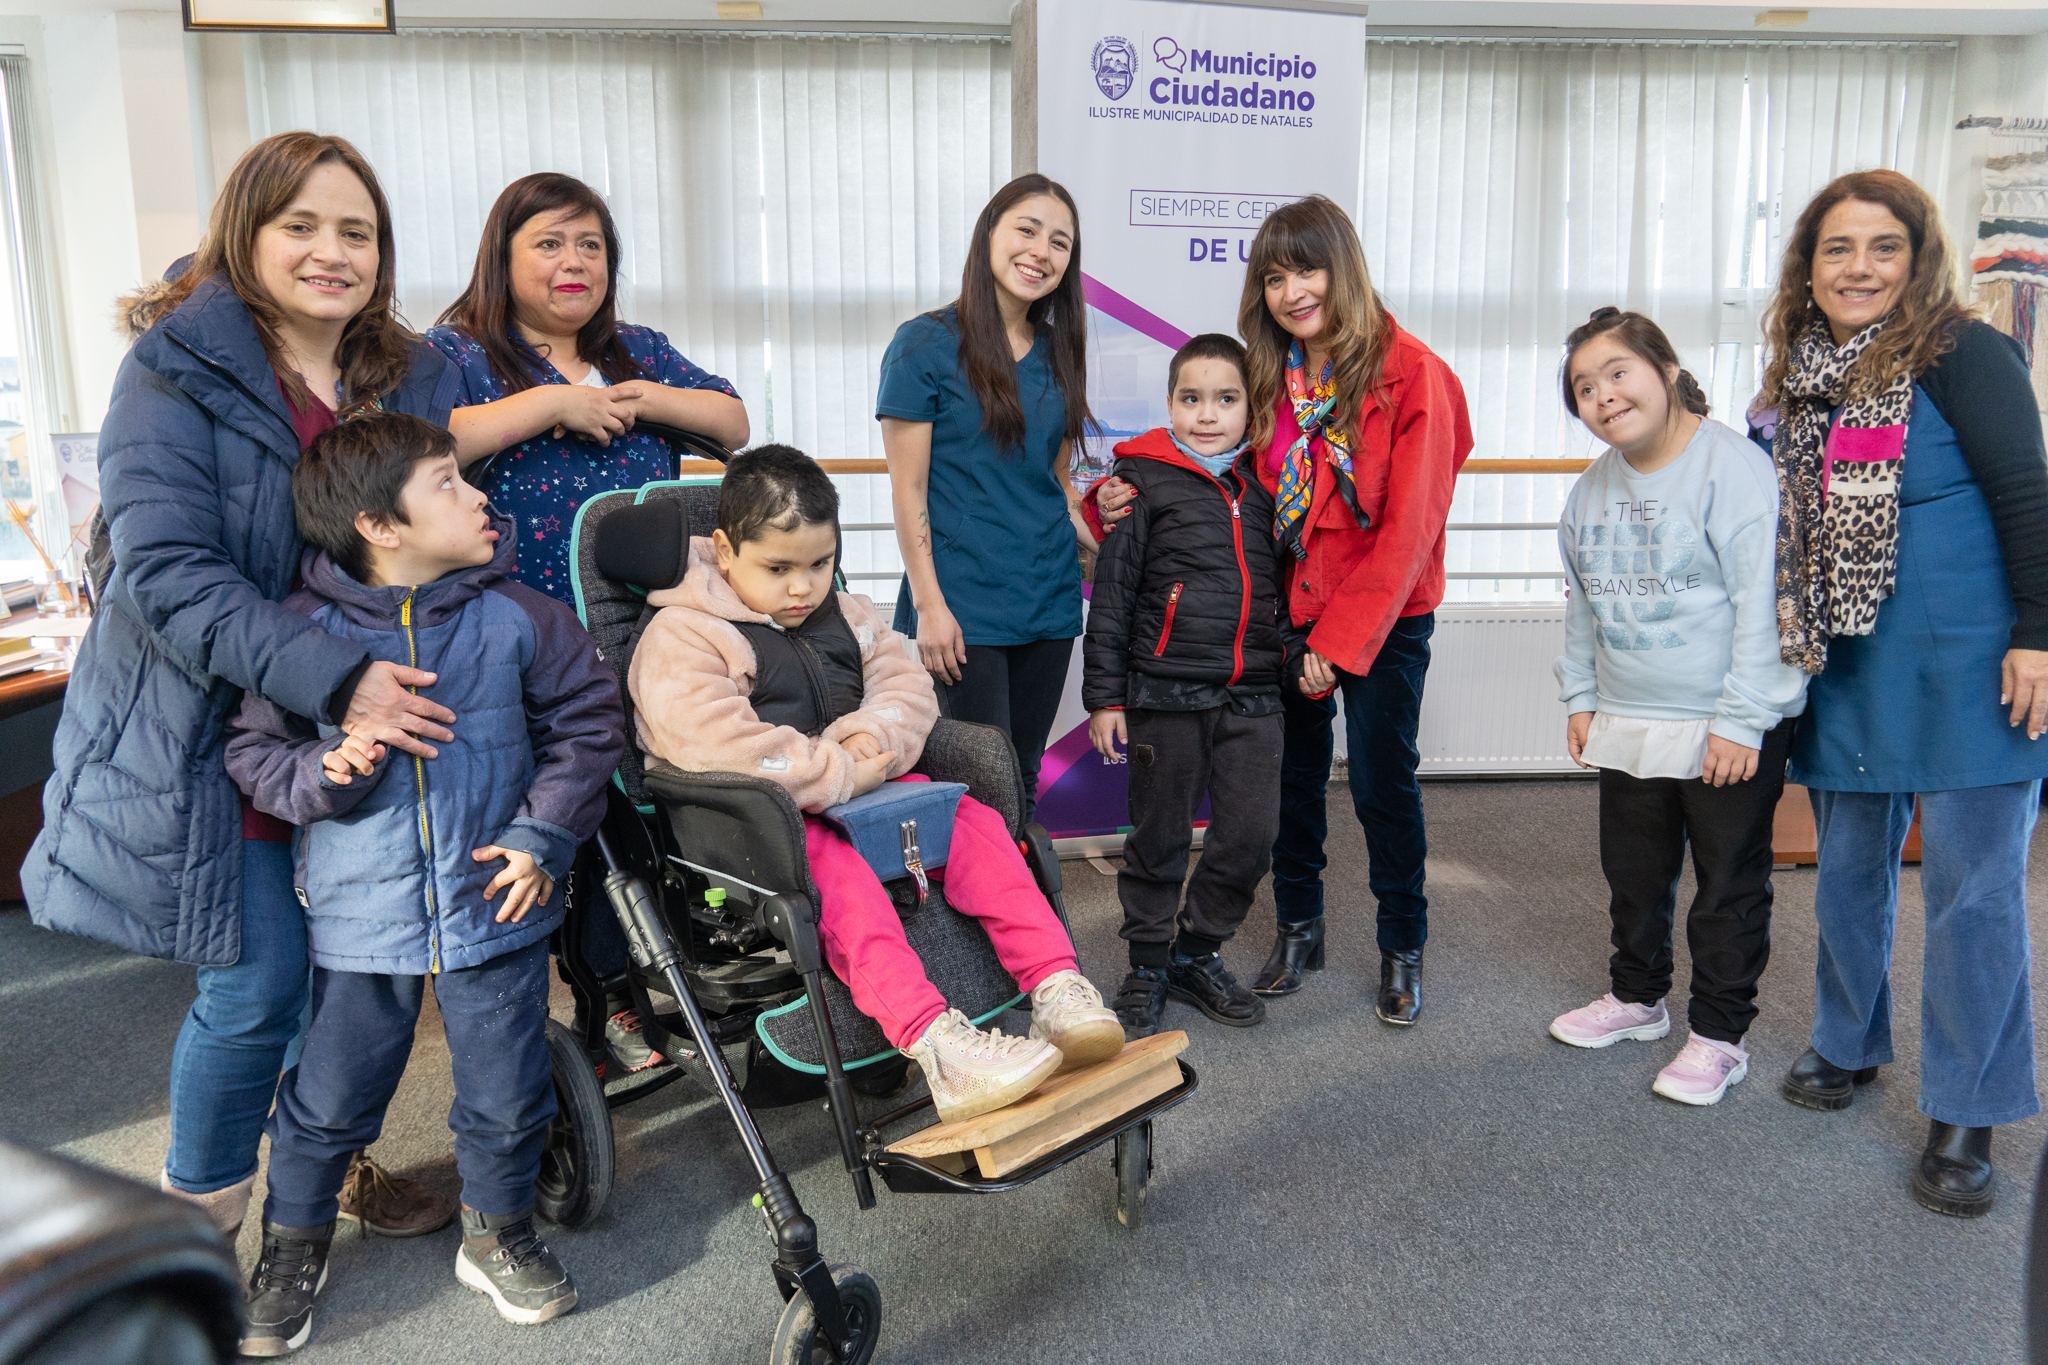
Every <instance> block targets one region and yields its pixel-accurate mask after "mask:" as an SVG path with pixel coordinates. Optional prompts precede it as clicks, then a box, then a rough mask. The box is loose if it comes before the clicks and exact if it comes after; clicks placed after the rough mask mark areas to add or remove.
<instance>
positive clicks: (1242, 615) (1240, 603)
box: [1226, 490, 1286, 686]
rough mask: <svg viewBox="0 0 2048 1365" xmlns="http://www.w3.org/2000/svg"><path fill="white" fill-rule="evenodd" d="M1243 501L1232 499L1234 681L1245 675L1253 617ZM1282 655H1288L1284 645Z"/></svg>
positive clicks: (1283, 672)
mask: <svg viewBox="0 0 2048 1365" xmlns="http://www.w3.org/2000/svg"><path fill="white" fill-rule="evenodd" d="M1226 491H1227V490H1226ZM1242 501H1243V499H1242V497H1234V498H1232V499H1231V500H1230V548H1231V549H1233V550H1235V551H1237V639H1236V640H1235V641H1234V642H1233V643H1232V645H1231V660H1232V662H1231V668H1230V681H1231V682H1232V683H1235V682H1236V681H1237V680H1238V679H1239V678H1242V677H1243V676H1244V631H1245V627H1246V626H1248V625H1250V624H1251V619H1252V571H1251V567H1250V566H1249V565H1247V564H1246V563H1245V562H1244V521H1243V518H1241V517H1240V516H1239V515H1238V504H1239V503H1241V502H1242ZM1281 657H1282V658H1283V659H1284V658H1285V657H1286V650H1285V648H1284V647H1283V648H1282V650H1281ZM1281 672H1282V674H1283V676H1284V674H1285V672H1286V670H1285V669H1284V668H1283V669H1282V670H1281ZM1284 685H1285V684H1284V683H1283V686H1284Z"/></svg>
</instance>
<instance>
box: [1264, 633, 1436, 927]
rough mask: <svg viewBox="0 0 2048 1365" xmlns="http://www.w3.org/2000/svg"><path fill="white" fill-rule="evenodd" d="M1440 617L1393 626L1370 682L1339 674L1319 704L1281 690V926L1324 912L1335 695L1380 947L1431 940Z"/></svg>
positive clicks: (1276, 854) (1277, 871)
mask: <svg viewBox="0 0 2048 1365" xmlns="http://www.w3.org/2000/svg"><path fill="white" fill-rule="evenodd" d="M1435 631H1436V613H1434V612H1424V613H1422V614H1421V615H1419V616H1403V617H1402V618H1400V619H1399V620H1398V621H1396V622H1394V628H1393V630H1392V631H1390V632H1389V633H1388V635H1387V642H1386V643H1385V644H1384V645H1382V646H1380V652H1379V657H1377V658H1376V659H1374V660H1373V662H1372V667H1371V668H1369V669H1367V670H1366V671H1365V672H1364V673H1363V674H1358V673H1346V672H1344V671H1343V670H1342V669H1339V670H1337V693H1336V694H1332V695H1331V696H1328V697H1324V698H1322V699H1321V700H1316V699H1313V698H1309V697H1304V696H1302V695H1301V693H1300V691H1299V690H1298V689H1295V688H1292V687H1289V688H1286V689H1284V690H1283V695H1284V697H1285V699H1286V708H1287V714H1286V720H1287V729H1286V738H1285V740H1284V749H1283V751H1282V754H1281V758H1280V837H1279V838H1278V839H1275V840H1274V841H1273V905H1274V908H1275V910H1276V911H1277V913H1278V918H1279V920H1280V923H1281V924H1283V925H1290V924H1304V923H1306V922H1308V921H1309V920H1313V919H1317V918H1319V917H1320V916H1321V915H1322V913H1323V868H1324V867H1325V866H1327V865H1328V863H1329V859H1328V858H1327V857H1326V856H1325V855H1324V853H1323V841H1324V839H1326V838H1327V837H1328V836H1329V832H1330V820H1329V811H1328V803H1327V798H1326V795H1325V788H1327V787H1328V786H1329V782H1330V760H1331V757H1332V754H1333V752H1334V750H1335V736H1334V733H1333V729H1332V727H1333V725H1334V724H1335V721H1336V716H1337V695H1338V694H1341V695H1342V696H1343V698H1344V736H1345V742H1346V745H1347V746H1348V748H1349V750H1350V760H1351V805H1352V809H1353V810H1355V811H1356V812H1357V813H1358V823H1359V824H1360V825H1362V826H1364V828H1365V849H1366V854H1367V856H1368V858H1369V863H1368V868H1367V879H1366V880H1367V884H1368V885H1369V886H1371V888H1372V893H1373V895H1374V897H1376V898H1377V899H1378V901H1379V944H1380V947H1381V948H1382V949H1383V950H1385V951H1387V952H1395V953H1399V952H1407V951H1409V950H1410V949H1413V948H1420V947H1421V946H1422V945H1423V942H1424V941H1425V940H1426V939H1428V937H1429V900H1428V898H1427V897H1426V896H1424V895H1423V894H1422V883H1423V871H1424V863H1425V861H1426V860H1427V859H1428V856H1429V838H1428V835H1427V834H1426V832H1425V831H1424V829H1423V823H1422V787H1421V786H1420V785H1419V784H1418V783H1417V782H1416V780H1415V768H1416V765H1417V764H1418V763H1420V762H1421V761H1422V755H1421V753H1420V751H1418V750H1417V749H1416V747H1415V732H1416V730H1417V729H1418V728H1419V727H1420V725H1421V723H1422V681H1423V675H1424V674H1425V673H1427V672H1428V671H1429V637H1430V636H1431V635H1432V634H1433V633H1434V632H1435Z"/></svg>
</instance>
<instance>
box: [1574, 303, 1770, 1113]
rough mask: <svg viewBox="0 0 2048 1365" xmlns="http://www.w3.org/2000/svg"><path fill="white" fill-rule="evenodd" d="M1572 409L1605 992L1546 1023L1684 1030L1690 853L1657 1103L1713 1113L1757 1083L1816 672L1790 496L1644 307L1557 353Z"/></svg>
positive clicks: (1582, 1029)
mask: <svg viewBox="0 0 2048 1365" xmlns="http://www.w3.org/2000/svg"><path fill="white" fill-rule="evenodd" d="M1564 398H1565V403H1566V405H1567V406H1568V407H1569V408H1570V409H1571V410H1572V411H1573V412H1574V413H1575V414H1576V415H1577V417H1578V418H1579V420H1580V421H1582V422H1584V423H1585V424H1586V427H1587V429H1588V430H1589V431H1591V432H1592V433H1593V434H1594V435H1595V436H1597V437H1599V438H1600V439H1601V440H1602V441H1605V442H1606V443H1607V445H1608V447H1609V448H1608V449H1607V450H1606V451H1605V452H1604V453H1603V454H1602V455H1601V456H1600V458H1598V459H1597V460H1595V461H1594V462H1593V465H1592V467H1591V468H1590V469H1588V470H1587V471H1586V472H1585V473H1584V474H1583V475H1582V476H1580V479H1579V481H1578V483H1577V484H1576V485H1574V486H1573V488H1572V491H1571V494H1570V496H1569V497H1568V498H1567V499H1566V500H1565V510H1564V516H1563V518H1562V520H1560V522H1559V523H1558V550H1559V553H1560V554H1561V555H1562V556H1563V559H1564V566H1565V573H1566V575H1567V578H1568V580H1569V587H1570V593H1569V598H1568V601H1567V605H1566V608H1565V652H1564V654H1563V655H1561V656H1560V657H1559V658H1558V661H1557V679H1558V684H1559V689H1560V691H1559V696H1560V699H1561V700H1562V701H1563V702H1564V704H1565V710H1566V713H1567V714H1568V716H1569V717H1570V719H1569V721H1568V722H1567V724H1568V731H1567V740H1568V743H1569V745H1570V747H1571V755H1572V758H1573V760H1574V761H1575V762H1577V763H1578V764H1579V765H1580V766H1581V767H1587V768H1597V769H1599V771H1600V863H1601V868H1602V870H1603V871H1604V872H1605V873H1606V874H1607V884H1608V887H1609V889H1610V891H1611V892H1612V899H1611V902H1610V905H1609V913H1610V916H1611V918H1612V920H1613V925H1614V939H1613V941H1614V955H1613V956H1612V957H1611V958H1609V959H1608V971H1609V975H1610V977H1611V980H1612V989H1611V990H1610V991H1609V992H1608V993H1607V994H1606V995H1604V996H1602V997H1601V998H1600V999H1598V1000H1595V1001H1594V1002H1593V1003H1592V1004H1590V1005H1586V1006H1584V1007H1583V1008H1580V1009H1575V1010H1572V1011H1570V1012H1569V1013H1566V1014H1562V1015H1559V1016H1558V1017H1557V1018H1556V1019H1555V1020H1553V1021H1552V1022H1551V1025H1550V1033H1551V1036H1552V1037H1554V1038H1556V1039H1557V1040H1558V1041H1560V1042H1564V1043H1570V1044H1571V1045H1572V1046H1574V1047H1587V1048H1603V1047H1611V1046H1612V1045H1614V1044H1615V1043H1618V1042H1623V1041H1625V1040H1631V1039H1633V1040H1644V1041H1647V1040H1651V1039H1656V1038H1662V1037H1664V1036H1665V1035H1666V1034H1667V1033H1669V1032H1670V1031H1671V1019H1670V1015H1669V1014H1668V1013H1667V1012H1666V1011H1665V1008H1664V996H1665V993H1666V992H1667V991H1669V990H1670V988H1671V929H1672V915H1673V912H1674V910H1675V908H1676V905H1677V896H1678V878H1679V873H1680V871H1681V868H1682V864H1683V861H1684V857H1685V850H1686V845H1687V844H1688V842H1689V843H1690V844H1691V846H1692V859H1693V871H1694V874H1695V876H1696V878H1697V881H1698V883H1699V890H1698V893H1697V894H1696V895H1695V896H1694V897H1693V902H1692V907H1691V909H1690V910H1689V911H1688V913H1687V916H1686V941H1687V945H1688V947H1689V948H1690V949H1691V952H1692V999H1691V1002H1690V1004H1689V1006H1688V1008H1687V1018H1688V1022H1689V1023H1690V1024H1691V1030H1692V1031H1691V1037H1690V1038H1689V1039H1688V1040H1687V1042H1686V1044H1685V1047H1684V1048H1683V1049H1682V1050H1680V1052H1679V1053H1678V1055H1677V1057H1676V1058H1674V1059H1673V1060H1672V1062H1671V1063H1670V1064H1669V1065H1668V1066H1666V1067H1665V1068H1664V1069H1663V1070H1662V1071H1661V1072H1659V1073H1658V1075H1657V1079H1656V1081H1655V1082H1654V1083H1653V1084H1652V1085H1651V1089H1652V1090H1654V1091H1655V1092H1656V1093H1657V1094H1659V1095H1663V1096H1665V1097H1667V1098H1669V1099H1673V1100H1677V1101H1679V1102H1680V1103H1682V1104H1695V1105H1704V1104H1713V1103H1715V1102H1716V1101H1718V1100H1719V1099H1720V1098H1721V1096H1722V1095H1724V1094H1726V1093H1727V1090H1728V1087H1729V1086H1731V1085H1733V1084H1735V1083H1736V1082H1737V1081H1740V1080H1741V1079H1742V1078H1743V1077H1744V1076H1745V1075H1747V1074H1748V1072H1749V1053H1748V1052H1747V1051H1746V1050H1745V1049H1744V1048H1743V1046H1742V1039H1743V1035H1744V1034H1745V1033H1747V1032H1748V1030H1749V1026H1750V1024H1751V1023H1752V1022H1753V1021H1754V1020H1755V1018H1756V1004H1755V1001H1756V983H1757V978H1758V977H1760V976H1762V975H1763V970H1764V964H1765V962H1766V961H1767V960H1768V959H1769V957H1770V947H1771V943H1770V932H1771V823H1772V816H1773V815H1774V813H1775V812H1776V810H1777V806H1778V798H1779V796H1780V795H1781V794H1782V793H1783V791H1784V787H1785V758H1786V754H1787V752H1788V750H1789V749H1790V747H1791V728H1792V727H1791V724H1790V722H1789V720H1788V717H1791V716H1795V715H1797V714H1799V712H1800V711H1801V710H1802V709H1804V707H1805V705H1806V676H1805V675H1804V674H1803V673H1801V672H1799V670H1797V669H1795V668H1793V667H1791V666H1789V665H1788V664H1786V663H1785V662H1784V661H1783V660H1782V659H1780V658H1779V657H1778V626H1777V603H1776V592H1775V588H1774V586H1773V576H1774V568H1775V547H1776V541H1777V527H1778V483H1777V475H1776V473H1775V471H1774V470H1773V468H1772V465H1771V462H1770V458H1769V457H1768V456H1767V455H1765V454H1764V453H1763V451H1761V450H1759V449H1758V448H1757V447H1756V446H1755V445H1753V444H1751V443H1750V441H1749V440H1748V439H1747V438H1746V437H1743V436H1741V435H1738V434H1737V433H1736V432H1734V431H1732V430H1730V429H1729V428H1727V427H1725V426H1722V425H1721V424H1720V423H1718V422H1715V421H1712V420H1710V419H1709V418H1708V417H1707V402H1706V395H1705V394H1703V393H1702V392H1701V391H1700V387H1699V384H1698V383H1697V382H1696V381H1695V380H1694V379H1693V377H1692V376H1691V375H1690V374H1688V373H1686V372H1685V371H1684V370H1683V369H1681V368H1679V364H1678V354H1677V352H1676V351H1675V350H1674V349H1673V348H1672V345H1671V342H1670V339H1669V338H1667V337H1666V336H1665V335H1664V333H1663V330H1662V329H1660V328H1659V327H1658V326H1657V324H1656V323H1654V322H1652V321H1650V319H1648V318H1646V317H1644V316H1643V315H1642V314H1640V313H1624V312H1621V311H1620V310H1618V309H1614V308H1602V309H1600V310H1599V311H1598V312H1596V313H1594V314H1593V316H1592V319H1591V321H1589V322H1587V323H1586V324H1585V326H1583V327H1580V328H1579V329H1578V330H1577V331H1575V332H1573V333H1572V334H1571V336H1570V337H1569V338H1567V340H1566V343H1565V363H1564Z"/></svg>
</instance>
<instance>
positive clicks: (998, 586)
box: [875, 306, 1081, 645]
mask: <svg viewBox="0 0 2048 1365" xmlns="http://www.w3.org/2000/svg"><path fill="white" fill-rule="evenodd" d="M958 328H959V320H958V314H957V313H956V311H955V310H954V309H953V308H952V307H951V306H948V307H947V308H945V309H943V310H942V311H940V312H939V313H936V314H932V313H926V314H922V315H920V316H918V317H914V318H912V319H911V320H910V321H908V322H906V323H904V324H903V325H902V326H901V327H899V328H897V329H896V336H895V339H894V340H892V341H891V342H890V343H889V349H888V351H887V352H886V353H885V354H884V355H883V357H882V382H881V391H880V393H879V394H878V395H877V396H876V400H875V416H876V417H878V418H880V417H898V418H901V419H903V420H904V421H906V422H929V423H931V426H932V467H931V479H930V483H929V485H928V487H927V492H926V503H927V507H928V510H929V512H930V515H931V527H932V559H933V562H934V564H935V566H936V567H937V569H938V575H939V590H940V591H941V592H943V593H945V595H946V606H947V608H948V609H949V610H950V611H951V612H952V613H953V616H954V618H955V619H956V620H958V621H959V622H960V630H961V633H962V634H963V635H964V636H965V637H966V640H967V643H968V644H970V645H1021V644H1029V643H1031V642H1032V641H1034V640H1064V639H1072V638H1073V637H1074V636H1077V635H1079V634H1080V633H1081V567H1080V561H1079V558H1078V557H1077V555H1076V553H1075V545H1074V527H1073V523H1072V522H1070V521H1069V520H1068V519H1067V496H1066V493H1065V491H1064V490H1062V489H1061V487H1060V482H1059V479H1058V477H1057V476H1056V474H1055V472H1054V469H1055V465H1056V464H1057V462H1058V460H1059V453H1060V445H1061V443H1062V442H1063V441H1064V440H1065V438H1066V428H1067V403H1066V397H1065V395H1064V394H1063V393H1062V392H1061V390H1060V386H1059V384H1058V382H1057V381H1056V380H1055V379H1054V378H1053V371H1052V342H1051V338H1050V336H1049V335H1048V334H1047V333H1046V332H1043V331H1041V332H1040V333H1039V334H1038V339H1037V341H1035V342H1034V343H1033V344H1032V347H1031V353H1030V354H1029V355H1027V356H1025V357H1024V359H1023V360H1021V361H1019V362H1018V364H1017V396H1018V398H1019V399H1020V401H1021V402H1022V404H1023V407H1024V444H1023V447H1022V449H1013V450H1009V451H998V450H997V449H996V446H995V442H994V441H992V440H991V439H990V438H989V436H988V433H987V432H985V431H983V430H982V429H981V415H982V414H981V401H980V400H979V399H977V398H976V397H975V396H974V390H973V389H971V388H969V387H968V384H967V376H966V375H965V374H963V373H962V372H961V369H960V337H959V332H958ZM896 629H897V630H899V631H902V632H903V633H904V634H906V635H915V634H916V633H917V613H916V611H915V610H914V609H913V608H912V606H911V601H910V579H909V577H908V576H907V575H906V576H905V578H904V580H903V586H902V589H901V590H900V592H899V593H898V595H897V598H896Z"/></svg>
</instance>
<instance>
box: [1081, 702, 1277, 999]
mask: <svg viewBox="0 0 2048 1365" xmlns="http://www.w3.org/2000/svg"><path fill="white" fill-rule="evenodd" d="M1124 725H1125V731H1126V734H1127V736H1128V739H1129V746H1130V747H1129V751H1128V752H1129V756H1130V769H1131V787H1130V812H1131V832H1130V834H1129V835H1128V836H1127V837H1126V838H1125V840H1124V866H1123V870H1122V871H1121V872H1119V873H1117V878H1116V892H1117V897H1118V898H1119V899H1120V900H1121V901H1122V902H1123V906H1124V927H1123V928H1122V929H1120V930H1118V932H1119V933H1120V934H1121V935H1122V936H1123V937H1124V939H1125V940H1126V941H1127V942H1129V943H1130V945H1131V965H1132V966H1133V967H1164V966H1165V965H1166V964H1167V962H1168V960H1169V959H1170V957H1171V955H1172V952H1173V948H1172V945H1173V941H1174V938H1175V922H1176V920H1178V923H1179V937H1180V939H1181V942H1182V944H1183V946H1184V948H1185V949H1186V950H1187V951H1188V952H1189V953H1190V955H1191V956H1200V955H1201V954H1202V953H1212V952H1215V951H1216V950H1217V949H1218V948H1220V947H1221V946H1222V945H1223V944H1225V943H1227V942H1228V941H1229V940H1230V937H1231V935H1233V934H1235V933H1236V932H1237V926H1238V925H1240V924H1242V923H1244V917H1245V914H1246V912H1247V911H1249V910H1250V909H1251V908H1252V895H1253V893H1255V892H1256V891H1257V890H1258V889H1259V879H1260V878H1262V877H1264V876H1265V875H1266V869H1267V867H1268V866H1270V865H1271V863H1272V857H1273V838H1274V835H1275V834H1277V833H1278V832H1279V828H1280V749H1281V735H1282V731H1283V729H1284V725H1283V722H1282V720H1281V718H1280V716H1279V715H1278V714H1277V713H1276V714H1274V715H1270V716H1240V715H1238V714H1237V713H1236V712H1234V711H1232V710H1231V709H1230V708H1229V707H1228V706H1215V707H1211V708H1210V709H1208V710H1206V711H1126V712H1125V713H1124ZM1205 793H1206V794H1207V795H1208V797H1209V828H1208V831H1207V832H1206V833H1205V834H1204V835H1203V836H1202V861H1201V863H1200V864H1199V865H1197V866H1196V868H1195V875H1194V876H1193V877H1192V878H1188V875H1187V871H1188V850H1189V849H1190V848H1191V847H1192V846H1193V844H1194V821H1195V808H1196V807H1198V806H1200V805H1201V804H1202V797H1203V795H1204V794H1205ZM1183 880H1186V881H1187V903H1186V905H1185V907H1183V906H1182V903H1181V883H1182V881H1183Z"/></svg>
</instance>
